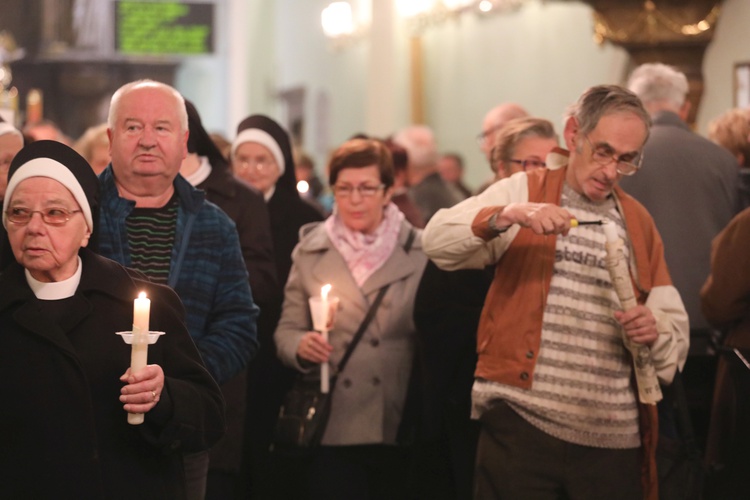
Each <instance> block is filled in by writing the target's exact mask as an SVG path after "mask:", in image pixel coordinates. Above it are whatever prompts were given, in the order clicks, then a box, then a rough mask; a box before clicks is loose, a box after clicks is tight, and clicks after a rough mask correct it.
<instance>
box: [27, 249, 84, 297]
mask: <svg viewBox="0 0 750 500" xmlns="http://www.w3.org/2000/svg"><path fill="white" fill-rule="evenodd" d="M82 272H83V262H81V257H78V269H76V272H75V273H73V276H71V277H70V278H68V279H66V280H62V281H55V282H54V283H45V282H42V281H39V280H37V279H34V277H33V276H31V273H30V272H29V270H28V269H26V270H25V274H26V282H27V283H28V284H29V287H31V291H32V292H34V295H36V298H37V299H39V300H61V299H67V298H68V297H72V296H73V295H75V293H76V290H77V289H78V284H79V283H80V282H81V273H82Z"/></svg>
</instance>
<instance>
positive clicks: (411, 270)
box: [274, 139, 427, 499]
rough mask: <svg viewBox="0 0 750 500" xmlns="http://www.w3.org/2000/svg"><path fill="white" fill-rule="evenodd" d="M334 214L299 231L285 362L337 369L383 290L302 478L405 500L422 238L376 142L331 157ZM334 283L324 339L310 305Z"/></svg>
mask: <svg viewBox="0 0 750 500" xmlns="http://www.w3.org/2000/svg"><path fill="white" fill-rule="evenodd" d="M329 181H330V185H331V186H332V188H333V193H334V198H335V209H334V212H333V215H331V216H330V217H329V218H328V219H326V221H325V222H324V223H322V224H310V225H308V226H305V227H304V228H303V229H302V235H303V236H302V238H301V240H300V243H299V245H298V246H297V248H296V249H295V251H294V254H293V261H294V264H293V267H292V271H291V273H290V275H289V281H288V282H287V287H286V293H285V299H284V309H283V313H282V317H281V320H280V322H279V326H278V328H277V329H276V333H275V335H274V338H275V340H276V344H277V346H278V355H279V357H280V358H281V360H282V362H284V363H285V364H286V365H288V366H291V367H294V368H296V369H297V370H299V371H300V372H302V373H304V374H305V376H306V377H309V378H311V379H318V378H319V377H320V368H319V367H320V365H321V363H329V364H330V373H331V375H335V374H336V373H337V370H336V367H337V365H338V363H339V362H340V361H341V359H342V356H343V354H344V352H345V351H346V349H347V347H348V346H349V344H350V343H351V341H352V338H353V336H354V334H355V332H356V331H357V330H358V328H359V326H360V324H361V323H362V321H363V318H364V317H365V315H366V313H367V311H368V309H369V307H370V305H371V304H372V303H373V301H374V300H375V297H376V296H377V295H378V292H379V291H380V290H381V288H383V287H384V286H388V288H387V291H386V293H385V295H384V296H383V301H382V303H381V305H380V307H379V308H378V309H377V310H376V312H375V315H374V318H373V320H372V321H371V322H370V323H369V326H368V327H367V328H366V330H365V333H364V335H363V337H362V339H361V340H360V342H359V343H358V344H357V345H356V347H355V348H354V350H353V351H352V355H351V358H350V359H349V362H348V364H347V365H346V367H345V369H344V370H343V372H341V373H340V374H338V380H337V383H336V385H335V387H334V389H333V393H332V400H333V403H332V409H331V415H330V419H329V420H328V425H327V427H326V429H325V432H324V434H323V437H322V445H321V446H319V447H318V448H316V450H315V452H314V456H313V459H312V464H311V466H310V470H309V474H308V483H307V491H308V493H309V495H310V497H311V498H384V499H385V498H387V499H394V498H396V499H397V498H409V491H408V488H407V487H406V481H407V479H408V458H409V457H408V453H407V449H406V447H404V446H400V445H399V427H400V425H401V423H402V417H403V410H404V406H405V402H406V392H407V388H408V386H409V379H410V374H411V371H412V364H413V363H412V359H413V354H414V349H415V340H416V338H415V327H414V323H413V320H412V309H413V305H414V295H415V293H416V289H417V285H418V284H419V280H420V278H421V276H422V272H423V271H424V267H425V264H426V262H427V258H426V257H425V255H424V254H423V253H422V248H421V243H420V241H421V239H420V236H421V233H420V231H419V230H416V229H414V228H413V227H412V226H411V224H409V223H408V222H406V221H405V220H404V216H403V214H402V213H401V212H400V211H399V210H398V208H397V207H396V206H395V205H394V204H393V203H391V195H392V193H393V162H392V159H391V154H390V151H389V150H388V149H387V147H386V146H385V145H384V144H382V143H381V142H379V141H376V140H369V139H352V140H350V141H347V142H346V143H344V144H343V145H342V146H341V147H339V148H338V149H337V150H336V151H335V152H334V153H333V156H332V158H331V160H330V163H329ZM326 284H330V285H331V286H332V289H331V292H330V293H331V295H333V296H336V297H338V298H339V300H340V303H339V307H338V310H337V312H336V313H335V318H334V321H333V325H332V327H331V331H330V333H329V340H328V341H326V340H324V339H323V337H322V336H321V335H320V334H319V333H317V332H315V331H312V330H313V325H312V322H311V317H310V309H309V306H308V299H309V298H310V297H312V296H318V295H320V294H321V288H322V287H323V286H324V285H326Z"/></svg>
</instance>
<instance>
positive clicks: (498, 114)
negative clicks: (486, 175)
mask: <svg viewBox="0 0 750 500" xmlns="http://www.w3.org/2000/svg"><path fill="white" fill-rule="evenodd" d="M527 116H529V113H528V112H527V111H526V110H525V109H524V108H523V107H521V106H520V105H519V104H516V103H514V102H506V103H503V104H500V105H498V106H495V107H494V108H492V109H491V110H489V111H488V112H487V114H486V115H484V119H483V120H482V131H481V132H480V133H479V134H478V135H477V142H478V143H479V149H481V150H482V153H484V157H485V158H486V159H487V162H488V163H489V164H490V165H492V148H493V146H494V145H495V135H496V134H497V132H498V131H499V130H500V129H501V128H503V126H504V125H505V124H506V123H508V122H509V121H511V120H515V119H516V118H525V117H527ZM493 172H497V171H496V170H494V169H493ZM496 180H497V179H496V178H495V177H492V178H490V179H488V180H487V181H485V182H484V183H483V184H482V185H481V186H479V188H478V189H477V192H478V193H481V192H482V191H484V190H485V189H487V187H488V186H489V185H490V184H492V183H494V182H495V181H496Z"/></svg>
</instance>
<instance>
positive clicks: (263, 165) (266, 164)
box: [237, 158, 276, 172]
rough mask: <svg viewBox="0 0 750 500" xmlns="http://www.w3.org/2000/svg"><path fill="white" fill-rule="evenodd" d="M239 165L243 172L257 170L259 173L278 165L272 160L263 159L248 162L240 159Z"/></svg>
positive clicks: (238, 160)
mask: <svg viewBox="0 0 750 500" xmlns="http://www.w3.org/2000/svg"><path fill="white" fill-rule="evenodd" d="M237 163H238V164H239V166H240V168H241V169H242V170H248V169H252V170H257V171H258V172H262V171H264V170H266V169H268V168H270V167H272V166H273V165H275V164H276V162H275V161H274V160H273V159H271V158H263V159H261V160H246V159H239V158H238V159H237Z"/></svg>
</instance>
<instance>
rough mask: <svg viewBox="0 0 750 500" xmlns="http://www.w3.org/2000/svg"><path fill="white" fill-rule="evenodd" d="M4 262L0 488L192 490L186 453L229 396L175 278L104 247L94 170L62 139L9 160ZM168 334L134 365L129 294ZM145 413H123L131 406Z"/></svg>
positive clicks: (203, 441) (100, 494)
mask: <svg viewBox="0 0 750 500" xmlns="http://www.w3.org/2000/svg"><path fill="white" fill-rule="evenodd" d="M6 194H7V196H6V199H5V200H4V202H3V203H4V204H3V225H4V226H5V228H6V229H7V231H8V241H5V242H4V243H8V242H9V243H10V248H11V249H12V255H13V256H14V257H15V261H16V262H15V263H12V264H10V265H8V267H6V268H5V270H4V271H3V273H2V274H0V290H2V294H0V332H2V334H1V335H0V381H2V382H0V400H2V401H3V410H2V411H1V412H0V427H1V428H2V429H4V433H3V439H2V450H3V451H2V453H0V470H2V471H3V472H2V477H3V480H2V486H1V487H0V489H1V490H2V492H3V497H4V498H175V499H179V498H185V495H186V492H185V484H184V472H183V466H182V455H183V453H186V452H198V451H202V450H206V449H208V448H210V447H211V446H212V445H213V444H214V443H215V442H216V441H218V439H219V438H220V437H221V436H222V435H223V433H224V427H225V420H224V400H223V398H222V396H221V392H220V391H219V388H218V386H217V385H216V382H214V380H213V378H211V375H209V373H208V371H206V369H205V367H204V365H203V362H202V361H201V358H200V355H199V354H198V351H197V350H196V348H195V344H193V341H192V339H191V338H190V335H189V334H188V331H187V329H186V328H185V325H184V309H183V307H182V303H181V302H180V300H179V298H178V297H177V295H176V294H175V293H174V292H173V291H172V290H171V289H170V288H168V287H166V286H162V285H157V284H154V283H152V282H150V281H148V280H146V279H145V278H143V276H142V275H141V274H139V273H136V272H135V271H132V270H129V269H126V268H124V267H122V266H121V265H119V264H117V263H116V262H113V261H111V260H109V259H105V258H103V257H100V256H99V255H97V254H96V253H94V251H93V250H95V249H96V236H97V231H96V229H97V227H98V216H99V207H98V204H99V182H98V180H97V178H96V175H95V174H94V171H93V170H92V169H91V166H90V165H89V164H88V163H87V162H86V160H84V159H83V158H82V157H81V156H80V155H78V154H77V153H76V152H75V151H73V150H72V149H71V148H69V147H68V146H66V145H64V144H62V143H60V142H56V141H38V142H34V143H31V144H30V145H28V146H26V147H25V148H24V149H22V150H21V151H20V152H19V153H18V154H17V155H16V156H15V158H14V159H13V162H12V163H11V166H10V170H9V174H8V188H7V193H6ZM139 292H146V294H147V295H148V298H149V299H150V300H151V310H150V330H153V331H163V332H165V335H163V336H162V337H160V338H159V341H158V342H157V343H156V344H154V345H152V346H150V347H149V349H148V361H149V363H151V364H149V365H147V366H146V367H145V368H143V369H141V370H139V371H137V372H135V373H133V372H131V370H130V368H129V367H130V363H131V359H130V356H131V347H130V346H129V345H127V344H126V343H125V342H123V340H122V338H121V337H120V336H118V335H116V332H124V331H130V330H132V329H133V301H134V300H135V299H136V297H137V296H138V294H139ZM128 412H129V413H141V414H144V422H143V423H142V424H140V425H129V424H128V417H127V413H128Z"/></svg>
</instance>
